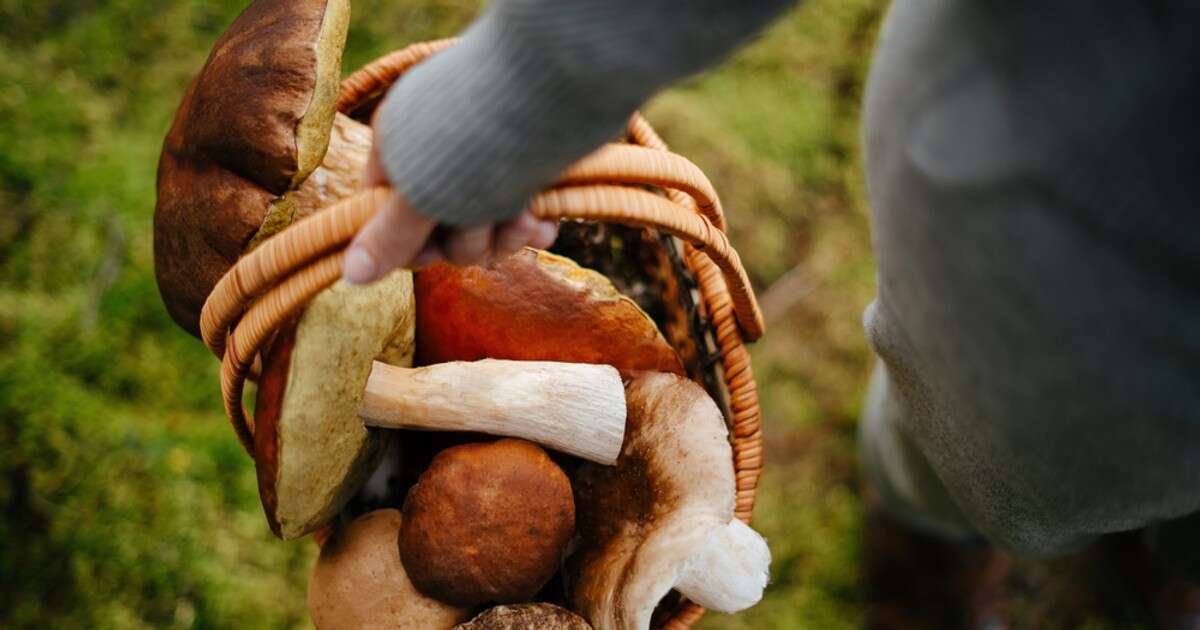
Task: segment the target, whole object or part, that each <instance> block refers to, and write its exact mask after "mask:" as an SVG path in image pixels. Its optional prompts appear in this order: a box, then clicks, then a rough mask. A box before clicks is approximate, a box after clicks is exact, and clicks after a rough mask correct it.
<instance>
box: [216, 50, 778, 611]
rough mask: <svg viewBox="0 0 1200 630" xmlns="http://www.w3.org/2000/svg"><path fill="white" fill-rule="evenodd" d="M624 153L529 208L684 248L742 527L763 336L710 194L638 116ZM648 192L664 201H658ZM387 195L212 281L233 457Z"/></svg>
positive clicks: (248, 258) (355, 85)
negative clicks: (275, 351) (286, 328)
mask: <svg viewBox="0 0 1200 630" xmlns="http://www.w3.org/2000/svg"><path fill="white" fill-rule="evenodd" d="M451 44H453V40H440V41H435V42H429V43H421V44H414V45H412V46H409V47H407V48H405V49H403V50H400V51H397V52H394V53H391V54H389V55H386V56H384V57H381V58H379V59H377V60H375V61H374V62H372V63H370V64H368V65H366V66H364V67H363V68H361V69H360V70H358V71H357V72H355V73H353V74H351V75H350V76H349V77H347V78H346V79H345V80H344V81H343V82H342V91H341V96H340V98H339V101H338V109H339V110H340V111H342V112H343V113H347V114H349V113H353V112H354V111H356V110H359V109H360V108H362V107H364V106H368V105H370V104H372V103H374V102H377V101H378V100H379V98H380V97H381V96H382V95H383V94H384V93H385V92H386V90H387V88H388V87H389V86H390V85H391V84H392V83H393V82H394V81H395V80H396V79H397V78H398V77H399V76H400V75H401V74H403V73H404V72H405V71H406V70H407V69H409V68H410V67H412V66H413V65H415V64H416V63H418V62H420V61H421V60H422V59H424V58H426V57H428V56H429V55H431V54H433V53H435V52H437V51H439V50H441V49H444V48H445V47H447V46H449V45H451ZM627 133H628V141H629V144H610V145H606V146H604V147H602V148H601V149H599V150H598V151H596V152H594V153H592V154H591V155H589V156H587V157H586V158H584V159H583V160H581V161H580V162H578V163H576V164H575V165H573V166H571V167H570V168H569V169H567V171H566V172H565V173H563V175H562V176H561V178H560V179H559V181H558V182H557V183H556V184H555V185H554V186H553V187H551V188H550V189H548V190H546V191H545V192H543V193H541V194H540V195H538V196H537V197H535V198H534V199H533V201H532V202H531V203H530V206H529V210H530V211H531V212H532V213H533V214H534V215H535V216H537V217H539V218H542V219H552V220H553V219H579V220H588V221H601V222H611V223H620V224H625V225H631V226H637V227H645V228H651V229H654V230H657V231H659V232H661V233H665V234H670V235H672V236H674V237H677V238H678V239H680V240H681V241H682V242H683V243H684V246H685V250H684V251H685V262H686V266H687V268H688V270H689V271H690V272H691V274H692V275H693V276H694V277H695V279H696V282H697V284H698V286H699V293H700V298H701V301H702V303H703V308H704V313H705V315H706V316H707V318H708V324H709V325H710V326H711V329H712V330H713V331H714V337H715V343H716V350H717V351H718V353H719V356H720V372H719V373H720V375H721V379H722V380H723V382H724V385H725V390H726V393H727V400H726V401H724V402H726V403H727V404H726V408H727V412H728V414H729V416H730V418H729V421H730V425H731V426H730V429H731V434H732V444H733V456H734V462H733V464H734V470H735V472H736V479H737V499H736V516H737V518H739V519H741V520H742V521H744V522H746V523H749V522H750V519H751V511H752V509H753V507H754V499H755V493H756V491H757V487H758V478H759V474H760V472H761V469H762V459H763V458H762V451H763V443H762V431H761V426H760V410H759V404H758V393H757V389H756V386H755V382H754V375H753V372H752V370H751V367H750V355H749V352H748V351H747V350H746V348H745V345H744V343H745V342H746V341H753V340H755V339H757V338H758V337H759V336H761V335H762V333H763V321H762V314H761V313H760V311H759V309H758V304H757V303H756V301H755V297H754V293H753V290H752V288H751V286H750V283H749V280H748V279H747V277H746V272H745V269H744V268H743V267H742V264H741V261H740V260H739V258H738V255H737V252H736V251H735V250H734V249H733V247H732V246H731V245H730V243H729V240H728V239H727V238H726V236H725V233H724V231H723V230H724V229H725V219H724V216H723V214H722V210H721V204H720V201H719V199H718V198H717V195H716V192H715V191H714V190H713V187H712V184H711V183H710V182H709V181H708V179H707V178H706V177H705V176H704V174H703V173H702V172H701V171H700V169H699V168H697V167H696V166H695V165H694V164H692V163H691V162H689V161H688V160H687V159H685V158H683V157H681V156H678V155H676V154H674V153H670V152H669V151H668V150H667V146H666V144H665V143H664V142H663V141H662V139H660V138H659V136H658V135H657V134H656V133H655V131H654V130H653V129H652V128H651V127H650V125H649V124H648V123H647V122H646V121H645V120H644V119H643V118H642V117H641V116H640V115H637V114H635V115H634V116H633V117H632V118H631V120H630V121H629V124H628V128H627ZM651 189H656V190H660V191H662V192H663V193H665V195H664V194H657V193H656V192H652V190H651ZM389 193H390V190H389V189H387V188H375V189H370V190H364V191H362V192H360V193H358V194H356V195H354V196H352V197H350V198H347V199H345V200H343V201H341V202H338V203H336V204H334V205H332V206H330V207H328V208H325V209H323V210H321V211H319V212H317V213H315V214H313V215H312V216H310V217H308V218H306V219H303V220H300V221H297V222H296V223H295V224H293V225H292V226H290V227H288V228H287V229H285V230H283V231H281V232H279V233H278V234H276V235H275V236H273V237H272V238H270V239H268V240H267V241H266V242H265V243H263V244H262V245H261V246H259V247H258V248H256V249H254V250H252V251H251V252H250V253H248V254H246V255H245V256H243V257H242V258H241V259H240V260H239V261H238V262H237V264H236V265H234V266H233V267H232V268H231V269H230V270H229V272H228V273H227V274H226V275H225V276H224V277H223V278H222V279H221V280H220V282H219V283H218V284H217V285H216V287H215V288H214V289H213V291H212V293H211V294H210V295H209V297H208V300H207V301H206V302H205V304H204V309H203V311H202V313H201V332H202V336H203V339H204V342H205V344H207V345H208V347H209V348H210V349H211V350H212V351H213V353H214V354H216V355H217V357H219V358H220V359H221V361H222V365H221V390H222V394H223V396H224V401H225V410H226V413H227V414H228V416H229V419H230V422H231V423H232V425H233V428H234V430H235V432H236V433H237V435H238V438H239V440H240V441H241V442H242V445H243V446H244V447H246V450H247V451H248V452H250V453H251V454H252V455H253V443H254V441H253V432H254V423H253V418H252V417H251V416H250V414H249V413H247V411H246V410H245V408H244V407H243V405H242V397H243V390H244V387H245V381H246V377H247V374H248V372H249V371H250V369H251V366H252V365H253V364H254V362H255V360H256V359H257V357H258V355H259V352H260V350H261V349H262V348H263V346H264V344H266V343H267V342H268V341H269V340H270V338H271V336H272V334H273V333H274V331H275V330H276V328H277V327H279V326H280V325H281V324H282V323H283V322H284V321H285V320H286V319H287V318H289V317H290V316H292V315H293V314H295V313H296V312H297V311H298V310H300V309H301V308H303V307H304V305H305V304H306V303H307V302H308V301H309V300H310V299H312V298H313V297H314V296H316V295H317V294H318V293H319V292H321V291H322V290H323V289H325V288H326V287H328V286H330V285H331V284H333V283H334V282H335V281H337V279H338V278H340V277H341V273H342V259H343V256H344V249H345V247H346V245H347V244H348V243H349V241H350V239H351V238H352V237H353V236H354V234H355V233H356V232H357V231H358V230H359V228H360V227H361V226H362V225H364V224H365V223H366V222H367V220H368V219H369V218H370V217H371V216H372V214H373V213H374V212H375V211H376V209H378V208H380V207H382V205H383V204H384V202H385V201H386V200H387V198H388V195H389ZM703 614H704V609H703V608H702V607H700V606H697V605H695V604H691V603H689V602H683V603H682V604H681V605H679V606H678V607H677V609H676V610H674V611H673V612H672V613H671V615H670V617H669V619H668V620H667V621H666V623H665V625H664V627H666V628H673V629H683V628H690V627H691V626H692V624H694V623H695V622H696V621H697V620H698V619H700V617H701V616H703Z"/></svg>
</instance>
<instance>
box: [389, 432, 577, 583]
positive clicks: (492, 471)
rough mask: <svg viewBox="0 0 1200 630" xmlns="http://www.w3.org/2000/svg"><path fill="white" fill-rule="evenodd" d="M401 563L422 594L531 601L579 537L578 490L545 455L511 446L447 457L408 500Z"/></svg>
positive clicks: (459, 449)
mask: <svg viewBox="0 0 1200 630" xmlns="http://www.w3.org/2000/svg"><path fill="white" fill-rule="evenodd" d="M404 523H405V525H404V531H403V533H401V535H400V557H401V559H402V560H403V562H404V566H405V567H406V568H407V570H408V574H409V576H410V578H411V579H412V581H413V584H415V585H416V587H417V590H419V591H421V592H422V593H425V594H426V595H429V596H430V597H433V598H436V599H438V600H441V601H443V602H447V603H449V604H454V605H456V606H477V605H479V604H483V603H487V602H492V603H501V604H503V603H514V602H523V601H528V600H530V599H531V598H533V596H534V595H536V594H537V592H538V591H539V590H541V588H542V587H543V586H545V584H546V582H548V581H549V580H550V578H551V577H552V576H553V575H554V573H555V572H556V571H558V568H559V565H560V564H561V562H562V556H563V551H564V550H565V549H566V546H567V542H568V541H569V540H570V539H571V536H572V534H573V533H574V531H575V504H574V501H573V499H572V497H571V482H570V480H569V479H567V475H566V473H564V472H563V471H562V469H561V468H559V467H558V465H557V464H555V463H554V462H553V461H551V460H550V457H549V456H548V455H546V452H545V451H543V450H542V449H541V448H538V447H537V446H536V445H534V444H531V443H529V442H525V441H523V440H512V439H505V440H499V441H497V442H491V443H483V444H464V445H461V446H455V447H452V448H449V449H446V450H444V451H442V452H441V453H439V454H438V455H437V457H435V458H434V459H433V463H432V465H430V467H429V469H428V470H426V471H425V473H424V474H422V475H421V478H420V479H419V480H418V481H417V484H416V485H415V486H413V487H412V489H411V490H409V492H408V497H407V498H406V499H405V500H404Z"/></svg>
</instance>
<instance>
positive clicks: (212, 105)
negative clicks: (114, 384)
mask: <svg viewBox="0 0 1200 630" xmlns="http://www.w3.org/2000/svg"><path fill="white" fill-rule="evenodd" d="M349 15H350V4H349V1H348V0H257V1H256V2H253V3H252V4H251V5H250V6H249V7H247V8H246V10H245V11H243V12H242V14H241V15H240V16H238V18H237V19H236V20H235V21H234V22H233V24H232V25H230V27H229V28H228V29H227V30H226V31H225V33H224V35H222V36H221V38H220V39H219V40H218V41H217V43H216V45H215V46H214V47H213V50H212V53H211V54H210V55H209V58H208V61H207V63H206V64H205V65H204V68H203V69H202V70H201V71H200V74H199V75H198V76H197V77H196V79H195V80H194V81H193V82H192V84H191V86H190V87H189V88H188V91H187V93H186V94H185V95H184V98H183V102H182V103H181V104H180V106H179V110H178V111H177V113H176V116H175V122H174V124H173V125H172V126H171V130H170V132H169V133H168V134H167V138H166V140H165V142H164V143H163V150H162V156H161V158H160V161H159V166H158V203H157V207H156V208H155V215H154V228H155V229H154V255H155V271H156V274H157V278H158V284H159V290H160V292H161V293H162V295H163V301H164V302H165V303H166V305H167V310H168V311H169V312H170V313H171V316H172V317H173V318H174V319H175V321H176V322H178V323H179V324H180V325H181V326H183V327H184V328H185V329H187V330H188V331H189V332H191V333H192V334H198V333H199V314H200V309H201V307H202V306H203V304H204V300H205V299H206V298H207V297H208V294H209V292H210V291H211V289H212V287H213V286H214V285H215V284H216V282H217V280H219V279H220V277H221V276H222V275H223V274H224V273H225V272H226V271H227V270H228V269H229V267H230V266H231V265H232V264H233V263H234V262H235V261H236V260H237V258H238V256H240V255H241V254H242V252H243V250H244V249H245V248H246V247H247V246H248V245H249V244H250V242H251V240H252V239H253V238H254V237H255V235H256V234H257V233H258V232H259V231H260V229H262V228H263V226H264V224H270V225H271V226H272V229H277V228H278V227H281V226H282V225H286V224H287V222H289V221H290V218H291V216H292V212H291V206H292V204H291V201H290V200H289V199H288V197H287V193H288V192H289V191H291V190H294V189H296V188H299V187H300V185H301V184H302V183H303V182H304V180H305V179H306V178H307V177H308V176H309V174H311V173H312V172H313V170H314V169H316V168H317V167H318V166H319V165H320V164H321V163H322V160H323V159H324V157H325V155H326V149H327V148H328V145H329V137H330V130H331V128H332V126H333V124H334V118H335V112H336V106H337V96H338V81H339V75H340V73H341V57H342V47H343V45H344V43H345V39H346V31H347V27H348V24H349ZM347 120H348V119H347ZM359 169H361V165H360V166H359ZM272 215H275V216H272Z"/></svg>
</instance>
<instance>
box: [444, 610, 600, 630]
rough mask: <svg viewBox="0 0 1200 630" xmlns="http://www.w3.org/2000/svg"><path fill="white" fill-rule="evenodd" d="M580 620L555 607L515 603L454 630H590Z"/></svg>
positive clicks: (581, 619)
mask: <svg viewBox="0 0 1200 630" xmlns="http://www.w3.org/2000/svg"><path fill="white" fill-rule="evenodd" d="M591 628H592V627H591V626H589V625H588V622H587V621H584V619H583V617H580V616H579V615H576V614H575V613H573V612H571V611H569V610H567V609H566V608H563V607H561V606H555V605H554V604H516V605H504V606H495V607H493V608H489V609H487V610H485V611H483V612H481V613H479V614H478V615H476V616H475V618H474V619H472V620H470V621H467V622H465V623H460V624H458V625H457V626H454V630H591Z"/></svg>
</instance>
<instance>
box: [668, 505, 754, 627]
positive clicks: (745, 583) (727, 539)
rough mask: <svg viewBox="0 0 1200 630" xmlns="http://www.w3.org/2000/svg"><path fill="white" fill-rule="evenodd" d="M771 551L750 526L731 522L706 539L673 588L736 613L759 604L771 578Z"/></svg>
mask: <svg viewBox="0 0 1200 630" xmlns="http://www.w3.org/2000/svg"><path fill="white" fill-rule="evenodd" d="M770 565H771V551H770V549H768V548H767V541H766V540H764V539H763V537H762V536H760V535H759V534H758V532H756V531H754V530H753V529H750V526H749V525H746V524H745V523H743V522H741V521H739V520H734V521H732V522H730V523H729V525H727V526H725V527H721V528H719V529H717V530H716V531H714V532H713V534H712V535H711V536H709V538H708V541H707V542H705V544H704V546H703V547H701V548H700V550H699V551H697V552H696V554H695V555H693V556H692V557H691V558H690V559H688V561H687V564H685V565H684V567H683V570H682V571H681V572H680V575H679V582H678V583H676V585H675V589H676V590H678V591H679V592H680V593H682V594H683V596H684V597H687V598H688V599H690V600H691V601H693V602H696V603H697V604H700V605H701V606H704V607H705V608H709V609H711V610H715V611H718V612H727V613H732V612H738V611H740V610H745V609H747V608H749V607H751V606H753V605H755V604H757V603H758V601H759V600H760V599H762V594H763V589H764V588H766V587H767V581H768V579H769V578H770V573H769V568H770Z"/></svg>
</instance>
